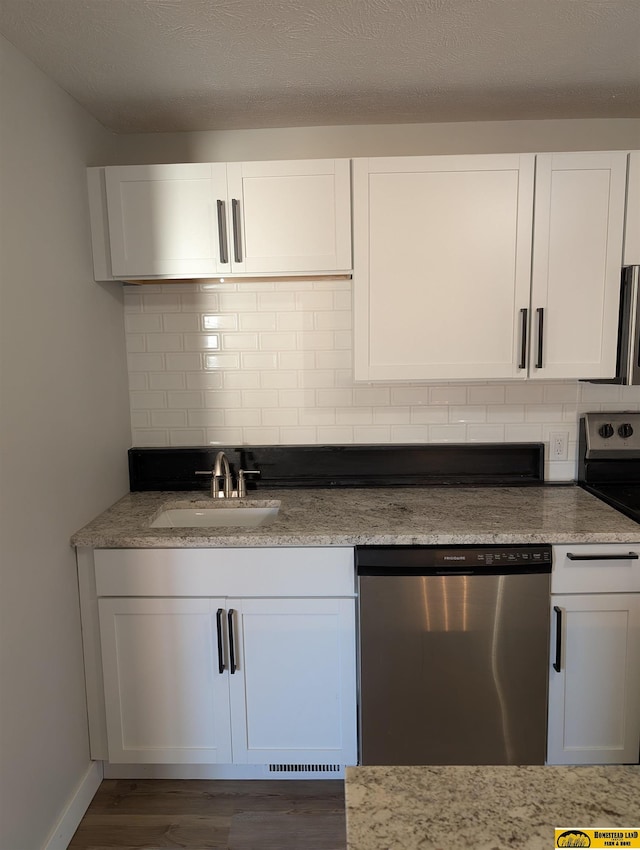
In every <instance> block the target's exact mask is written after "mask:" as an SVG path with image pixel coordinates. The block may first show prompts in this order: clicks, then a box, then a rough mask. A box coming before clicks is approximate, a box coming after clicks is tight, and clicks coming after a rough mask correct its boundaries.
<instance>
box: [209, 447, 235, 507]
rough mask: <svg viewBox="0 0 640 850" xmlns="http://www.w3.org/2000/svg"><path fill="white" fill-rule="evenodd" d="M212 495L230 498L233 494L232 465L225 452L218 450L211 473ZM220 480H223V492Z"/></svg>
mask: <svg viewBox="0 0 640 850" xmlns="http://www.w3.org/2000/svg"><path fill="white" fill-rule="evenodd" d="M211 475H212V478H211V496H212V497H213V498H214V499H216V498H219V497H222V498H225V499H230V498H231V496H232V495H233V481H232V479H231V467H230V466H229V461H228V460H227V456H226V454H225V453H224V452H218V454H217V455H216V459H215V462H214V464H213V472H212V473H211ZM220 481H222V492H220Z"/></svg>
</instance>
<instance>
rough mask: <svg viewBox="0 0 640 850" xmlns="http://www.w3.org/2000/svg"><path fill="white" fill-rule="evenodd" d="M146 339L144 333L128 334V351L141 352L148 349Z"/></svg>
mask: <svg viewBox="0 0 640 850" xmlns="http://www.w3.org/2000/svg"><path fill="white" fill-rule="evenodd" d="M144 343H145V339H144V335H143V334H127V351H128V352H130V353H131V352H139V351H146V350H147V349H146V346H145V344H144Z"/></svg>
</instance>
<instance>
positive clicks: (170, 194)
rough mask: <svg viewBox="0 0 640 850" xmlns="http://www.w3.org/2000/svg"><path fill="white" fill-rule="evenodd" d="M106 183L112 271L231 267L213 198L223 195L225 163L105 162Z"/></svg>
mask: <svg viewBox="0 0 640 850" xmlns="http://www.w3.org/2000/svg"><path fill="white" fill-rule="evenodd" d="M105 187H106V196H107V210H108V220H109V236H110V243H111V269H112V272H113V276H114V277H121V276H125V277H127V276H128V277H136V276H141V275H148V276H155V275H176V274H183V275H202V274H217V273H220V272H222V271H228V270H229V269H230V266H229V263H228V260H227V261H226V262H225V258H224V256H221V252H220V244H221V238H220V236H221V235H224V234H223V229H224V230H226V220H224V219H222V218H221V219H220V220H218V214H217V213H218V211H217V203H216V202H217V201H218V202H221V203H223V204H224V202H225V201H226V197H227V179H226V171H225V167H224V164H213V165H212V164H207V163H202V164H200V163H198V164H190V165H139V166H125V167H121V168H106V169H105ZM223 210H224V207H223Z"/></svg>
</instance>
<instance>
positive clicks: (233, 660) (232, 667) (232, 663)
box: [227, 608, 236, 674]
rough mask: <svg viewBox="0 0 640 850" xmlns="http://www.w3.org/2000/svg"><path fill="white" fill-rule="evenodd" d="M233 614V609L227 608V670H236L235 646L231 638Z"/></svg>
mask: <svg viewBox="0 0 640 850" xmlns="http://www.w3.org/2000/svg"><path fill="white" fill-rule="evenodd" d="M234 614H235V610H234V609H233V608H229V613H228V614H227V618H228V620H229V672H230V673H232V674H233V673H235V672H236V646H235V641H234V638H233V615H234Z"/></svg>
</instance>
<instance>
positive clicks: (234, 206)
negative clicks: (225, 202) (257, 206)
mask: <svg viewBox="0 0 640 850" xmlns="http://www.w3.org/2000/svg"><path fill="white" fill-rule="evenodd" d="M231 221H232V223H233V256H234V259H235V261H236V263H241V262H242V242H241V235H240V201H238V200H237V199H236V198H232V199H231Z"/></svg>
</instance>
